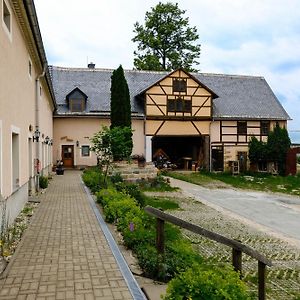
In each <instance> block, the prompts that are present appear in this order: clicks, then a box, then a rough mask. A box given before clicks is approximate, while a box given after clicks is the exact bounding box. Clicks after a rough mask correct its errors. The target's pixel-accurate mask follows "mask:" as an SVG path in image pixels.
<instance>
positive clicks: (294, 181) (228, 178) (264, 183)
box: [167, 172, 300, 196]
mask: <svg viewBox="0 0 300 300" xmlns="http://www.w3.org/2000/svg"><path fill="white" fill-rule="evenodd" d="M167 175H168V176H170V177H174V178H177V179H181V180H184V181H188V182H191V183H195V184H199V185H204V186H205V185H208V184H211V183H212V182H213V181H222V182H224V183H226V184H228V185H231V186H233V187H236V188H241V189H252V190H259V191H271V192H280V193H286V194H290V195H298V196H299V195H300V176H299V175H298V176H285V177H282V176H272V175H270V174H264V173H253V174H247V175H238V176H233V175H231V174H230V173H208V172H205V173H204V172H193V173H180V172H169V173H167Z"/></svg>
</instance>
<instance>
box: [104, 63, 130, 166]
mask: <svg viewBox="0 0 300 300" xmlns="http://www.w3.org/2000/svg"><path fill="white" fill-rule="evenodd" d="M110 92H111V95H110V97H111V99H110V100H111V101H110V121H111V125H110V129H111V130H110V139H111V151H112V156H113V159H114V160H121V159H124V158H128V157H129V156H130V154H131V151H132V148H133V141H132V130H131V105H130V95H129V89H128V84H127V81H126V78H125V75H124V70H123V68H122V66H121V65H120V66H119V68H118V69H116V70H114V71H113V74H112V76H111V88H110ZM120 149H121V150H122V151H123V152H124V153H123V152H122V151H121V152H120Z"/></svg>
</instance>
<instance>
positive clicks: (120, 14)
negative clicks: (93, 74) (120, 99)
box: [35, 0, 300, 129]
mask: <svg viewBox="0 0 300 300" xmlns="http://www.w3.org/2000/svg"><path fill="white" fill-rule="evenodd" d="M158 2H159V1H158V0H147V1H140V0H128V1H124V0H110V1H99V0H86V1H84V2H82V1H79V0H72V1H71V0H52V1H44V0H35V4H36V8H37V14H38V18H39V23H40V27H41V32H42V36H43V39H44V44H45V48H46V52H47V55H48V60H49V63H50V64H55V65H63V66H80V67H84V66H86V63H87V57H88V60H89V61H93V62H95V63H96V66H97V67H104V68H116V67H117V66H118V65H119V64H122V65H123V67H125V68H132V67H133V51H134V49H135V45H134V44H133V43H132V42H131V39H132V37H133V35H134V34H133V24H134V23H135V22H136V21H139V22H143V20H144V16H145V12H146V11H148V10H149V9H150V7H153V6H155V5H156V4H157V3H158ZM162 2H168V0H163V1H162ZM174 2H175V1H174ZM178 2H179V7H180V8H181V9H184V10H186V16H188V17H189V18H190V24H191V25H192V26H196V27H197V29H198V33H199V36H200V39H199V42H200V43H201V45H202V52H201V57H200V68H201V71H202V72H216V73H233V74H250V75H261V76H264V77H265V78H266V80H267V81H268V82H269V84H270V86H271V87H272V89H273V90H274V92H275V93H276V95H277V96H278V98H279V99H280V100H281V101H282V103H283V104H284V107H285V108H286V110H287V112H288V113H289V114H290V115H291V117H292V118H293V119H294V120H293V121H292V122H290V125H289V127H290V128H293V129H295V128H297V129H300V119H299V118H298V116H299V115H300V105H299V100H300V90H299V86H300V56H299V53H300V1H299V0H285V1H282V0H251V1H250V0H238V1H237V0H214V1H211V0H181V1H178ZM298 107H299V108H298Z"/></svg>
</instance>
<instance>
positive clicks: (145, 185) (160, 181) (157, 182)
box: [139, 175, 178, 192]
mask: <svg viewBox="0 0 300 300" xmlns="http://www.w3.org/2000/svg"><path fill="white" fill-rule="evenodd" d="M139 187H140V188H141V189H142V190H144V191H158V192H167V191H175V190H178V188H176V187H171V186H170V184H169V182H168V181H167V179H166V178H164V177H163V176H161V175H158V176H156V177H154V178H153V179H149V180H141V181H139Z"/></svg>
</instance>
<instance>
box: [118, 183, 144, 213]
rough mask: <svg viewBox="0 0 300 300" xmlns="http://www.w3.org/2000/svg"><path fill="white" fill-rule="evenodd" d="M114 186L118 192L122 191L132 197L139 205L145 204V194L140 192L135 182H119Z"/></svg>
mask: <svg viewBox="0 0 300 300" xmlns="http://www.w3.org/2000/svg"><path fill="white" fill-rule="evenodd" d="M115 187H116V189H117V190H118V191H119V192H123V193H125V194H128V195H130V196H131V197H132V198H134V199H135V200H136V201H137V203H138V204H139V205H140V207H144V206H145V200H146V196H145V195H144V194H143V193H142V192H141V190H140V189H139V186H138V185H137V184H134V183H125V182H119V183H117V184H116V185H115Z"/></svg>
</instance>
